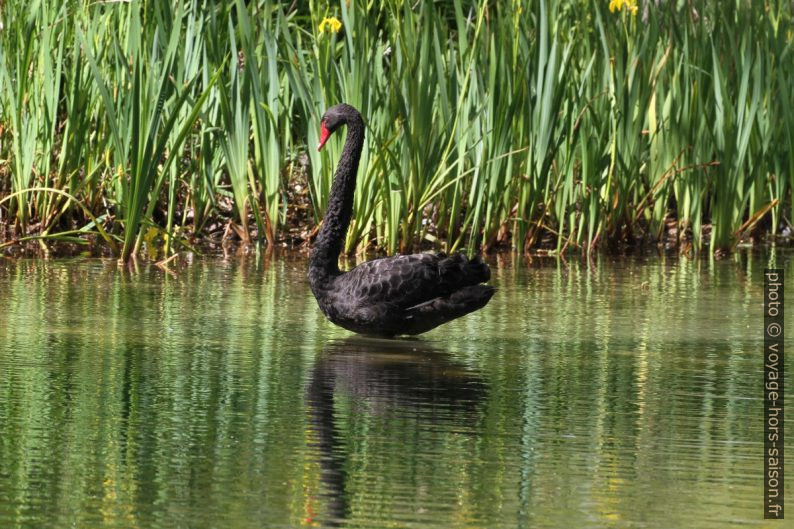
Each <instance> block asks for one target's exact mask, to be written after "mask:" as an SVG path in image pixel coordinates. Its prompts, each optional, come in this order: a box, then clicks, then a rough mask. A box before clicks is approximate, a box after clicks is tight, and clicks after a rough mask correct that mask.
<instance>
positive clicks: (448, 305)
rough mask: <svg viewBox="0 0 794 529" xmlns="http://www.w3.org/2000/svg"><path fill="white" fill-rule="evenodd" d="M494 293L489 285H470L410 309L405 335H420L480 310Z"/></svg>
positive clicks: (407, 314)
mask: <svg viewBox="0 0 794 529" xmlns="http://www.w3.org/2000/svg"><path fill="white" fill-rule="evenodd" d="M486 269H487V267H486ZM495 292H496V289H495V288H494V287H492V286H489V285H470V286H467V287H463V288H461V289H460V290H456V291H455V292H453V293H452V294H450V295H448V296H444V297H440V298H435V299H431V300H430V301H426V302H424V303H421V304H419V305H416V306H414V307H411V308H410V309H408V310H407V311H406V323H410V325H409V327H408V330H407V331H406V334H420V333H423V332H425V331H428V330H430V329H432V328H434V327H437V326H439V325H441V324H442V323H446V322H448V321H451V320H454V319H455V318H460V317H461V316H465V315H466V314H468V313H470V312H474V311H475V310H478V309H481V308H483V307H484V306H485V305H487V304H488V302H489V301H490V300H491V297H493V295H494V293H495Z"/></svg>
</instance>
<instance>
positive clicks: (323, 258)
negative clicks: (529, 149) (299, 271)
mask: <svg viewBox="0 0 794 529" xmlns="http://www.w3.org/2000/svg"><path fill="white" fill-rule="evenodd" d="M343 124H344V125H347V129H348V132H347V139H346V141H345V147H344V149H343V151H342V158H341V159H340V160H339V165H338V166H337V169H336V175H335V177H334V183H333V185H332V186H331V194H330V197H329V199H328V209H327V211H326V213H325V218H324V219H323V224H322V228H321V229H320V233H319V235H318V236H317V241H316V242H315V245H314V248H313V250H312V254H311V258H310V261H309V283H310V284H311V288H312V292H313V293H314V297H315V298H317V303H318V304H319V305H320V309H321V310H322V311H323V313H324V314H325V315H326V317H327V318H328V319H329V320H331V321H332V322H333V323H335V324H337V325H339V326H341V327H344V328H345V329H348V330H351V331H354V332H357V333H361V334H372V335H381V336H394V335H399V334H420V333H423V332H426V331H429V330H430V329H433V328H434V327H437V326H439V325H441V324H442V323H446V322H448V321H450V320H453V319H455V318H459V317H460V316H463V315H465V314H468V313H469V312H472V311H475V310H477V309H479V308H482V307H484V306H485V304H486V303H488V301H489V300H490V299H491V296H493V294H494V288H493V287H490V286H487V285H482V284H481V283H483V282H485V281H488V279H489V278H490V276H491V271H490V270H489V269H488V265H486V264H485V263H483V262H482V261H481V260H480V258H479V257H476V258H474V259H471V260H470V259H467V258H466V257H465V256H464V255H462V254H455V255H450V256H447V255H445V254H443V253H439V254H429V253H422V254H415V255H397V256H394V257H385V258H382V259H375V260H374V261H369V262H366V263H363V264H360V265H359V266H357V267H355V268H354V269H353V270H351V271H349V272H341V271H340V270H339V263H338V260H339V253H340V252H341V250H342V242H343V240H344V237H345V233H346V232H347V228H348V226H349V224H350V217H351V215H352V213H353V192H354V191H355V188H356V172H357V171H358V164H359V160H360V158H361V149H362V147H363V146H364V122H363V121H362V119H361V114H359V112H358V111H357V110H356V109H355V108H353V107H351V106H350V105H345V104H341V105H336V106H334V107H332V108H330V109H328V111H327V112H326V113H325V115H324V116H323V120H322V136H321V140H320V145H319V147H318V149H320V148H322V146H323V144H324V143H325V141H326V140H327V139H328V136H329V135H330V134H332V133H333V132H334V131H335V130H336V129H338V128H339V127H340V126H341V125H343Z"/></svg>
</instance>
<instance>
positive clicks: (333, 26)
mask: <svg viewBox="0 0 794 529" xmlns="http://www.w3.org/2000/svg"><path fill="white" fill-rule="evenodd" d="M319 29H320V35H322V34H323V33H325V30H326V29H327V30H328V31H330V32H331V33H339V30H340V29H342V23H341V22H339V19H338V18H336V17H325V18H324V19H323V21H322V22H320V28H319Z"/></svg>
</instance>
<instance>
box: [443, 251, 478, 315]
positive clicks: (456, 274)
mask: <svg viewBox="0 0 794 529" xmlns="http://www.w3.org/2000/svg"><path fill="white" fill-rule="evenodd" d="M439 257H442V259H441V261H439V263H438V270H439V274H440V275H441V279H442V280H443V281H444V283H446V284H447V285H449V286H450V287H451V288H452V290H457V289H459V288H461V287H464V286H470V285H476V284H478V283H485V282H486V281H488V280H489V279H491V269H490V268H488V265H487V264H485V263H484V262H483V261H482V259H480V256H479V255H478V256H476V257H474V258H473V259H469V258H467V257H466V256H465V255H463V254H462V253H456V254H454V255H450V256H449V257H446V256H445V255H444V254H439ZM478 308H479V307H478Z"/></svg>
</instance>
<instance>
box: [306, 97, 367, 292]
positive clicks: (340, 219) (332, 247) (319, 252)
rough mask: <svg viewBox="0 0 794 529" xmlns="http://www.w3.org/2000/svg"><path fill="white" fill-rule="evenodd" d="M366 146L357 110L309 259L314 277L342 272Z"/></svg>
mask: <svg viewBox="0 0 794 529" xmlns="http://www.w3.org/2000/svg"><path fill="white" fill-rule="evenodd" d="M363 147H364V121H363V120H362V119H361V115H359V114H358V113H357V112H356V114H355V115H352V116H350V117H349V118H348V120H347V139H346V140H345V147H344V149H343V150H342V158H340V159H339V164H338V165H337V166H336V174H335V175H334V183H333V184H332V185H331V194H330V196H329V197H328V208H327V209H326V211H325V217H323V225H322V228H320V233H319V235H317V240H316V241H315V243H314V248H313V250H312V254H311V258H310V260H309V277H310V279H312V281H314V278H316V279H318V280H319V279H322V278H327V277H329V276H333V275H336V274H338V273H339V254H340V253H341V251H342V244H343V243H344V240H345V234H346V233H347V228H348V227H349V226H350V217H351V216H352V215H353V192H354V191H355V190H356V172H358V163H359V161H360V160H361V150H362V148H363ZM312 276H314V278H313V277H312Z"/></svg>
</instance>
